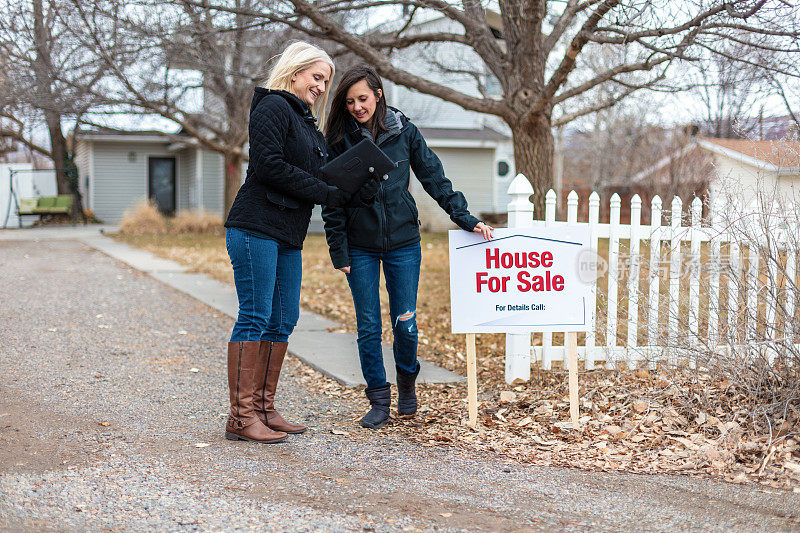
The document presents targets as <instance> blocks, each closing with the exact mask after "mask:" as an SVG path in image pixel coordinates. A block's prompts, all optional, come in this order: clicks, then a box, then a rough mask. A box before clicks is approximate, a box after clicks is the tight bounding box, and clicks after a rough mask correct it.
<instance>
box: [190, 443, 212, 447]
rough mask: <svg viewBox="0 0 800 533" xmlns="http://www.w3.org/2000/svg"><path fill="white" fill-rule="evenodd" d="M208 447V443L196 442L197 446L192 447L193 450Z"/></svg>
mask: <svg viewBox="0 0 800 533" xmlns="http://www.w3.org/2000/svg"><path fill="white" fill-rule="evenodd" d="M208 446H211V445H210V444H209V443H207V442H198V443H197V444H195V445H194V447H195V448H206V447H208Z"/></svg>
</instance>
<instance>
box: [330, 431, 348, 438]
mask: <svg viewBox="0 0 800 533" xmlns="http://www.w3.org/2000/svg"><path fill="white" fill-rule="evenodd" d="M331 433H333V434H334V435H341V436H343V437H349V436H350V433H348V432H346V431H342V430H341V429H332V430H331Z"/></svg>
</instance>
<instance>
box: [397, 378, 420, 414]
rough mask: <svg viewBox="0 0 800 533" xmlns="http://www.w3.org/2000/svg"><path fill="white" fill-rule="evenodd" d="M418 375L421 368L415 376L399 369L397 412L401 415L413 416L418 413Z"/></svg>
mask: <svg viewBox="0 0 800 533" xmlns="http://www.w3.org/2000/svg"><path fill="white" fill-rule="evenodd" d="M418 375H419V366H417V371H416V372H414V373H413V374H406V373H405V372H402V371H401V370H400V369H399V368H397V412H398V413H400V414H401V415H413V414H414V413H416V412H417V391H416V389H415V384H416V381H417V376H418Z"/></svg>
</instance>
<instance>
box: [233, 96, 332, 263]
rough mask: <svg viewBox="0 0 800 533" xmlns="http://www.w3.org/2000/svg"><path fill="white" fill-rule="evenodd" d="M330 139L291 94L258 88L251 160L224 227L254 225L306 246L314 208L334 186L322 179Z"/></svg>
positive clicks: (280, 239)
mask: <svg viewBox="0 0 800 533" xmlns="http://www.w3.org/2000/svg"><path fill="white" fill-rule="evenodd" d="M325 146H326V145H325V138H324V137H323V135H322V133H320V131H319V130H318V129H317V126H316V121H315V119H314V117H313V115H312V114H311V110H310V109H309V107H308V106H307V105H306V104H305V103H304V102H303V101H302V100H300V99H299V98H297V97H296V96H295V95H293V94H292V93H289V92H286V91H273V90H269V89H263V88H261V87H256V90H255V94H254V95H253V102H252V103H251V104H250V163H249V164H248V166H247V176H246V177H245V181H244V184H243V185H242V187H241V188H240V189H239V193H238V194H237V195H236V199H235V200H234V202H233V206H232V207H231V211H230V213H229V214H228V219H227V220H226V221H225V227H228V228H239V229H244V230H254V231H257V232H260V233H264V234H266V235H267V236H269V237H272V238H274V239H275V240H277V241H278V242H280V243H282V244H285V245H287V246H291V247H295V248H302V246H303V240H304V239H305V237H306V232H307V231H308V222H309V220H310V218H311V209H312V208H313V206H314V204H322V203H324V202H325V200H326V197H327V194H328V188H329V186H328V185H327V184H326V183H325V182H323V181H322V180H320V179H318V178H317V177H316V176H317V172H318V171H319V167H320V166H322V165H323V164H324V163H325V158H326V156H327V154H326V152H325Z"/></svg>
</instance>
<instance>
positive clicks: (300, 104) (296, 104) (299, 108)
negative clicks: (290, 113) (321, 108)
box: [250, 87, 317, 122]
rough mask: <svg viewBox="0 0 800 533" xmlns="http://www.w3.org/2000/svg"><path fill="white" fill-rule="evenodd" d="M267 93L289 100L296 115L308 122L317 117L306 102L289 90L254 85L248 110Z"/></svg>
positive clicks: (314, 120)
mask: <svg viewBox="0 0 800 533" xmlns="http://www.w3.org/2000/svg"><path fill="white" fill-rule="evenodd" d="M268 94H274V95H277V96H281V97H283V99H285V100H286V101H287V102H289V105H290V106H291V107H292V109H294V110H295V111H296V112H297V114H298V115H300V116H301V117H303V119H304V120H306V121H308V122H316V121H317V119H316V118H315V117H314V115H313V114H312V113H311V108H310V107H309V106H308V104H307V103H305V102H304V101H302V100H300V99H299V98H298V97H297V96H295V95H294V94H293V93H290V92H289V91H281V90H277V89H265V88H263V87H256V88H255V92H254V94H253V102H252V104H251V105H250V110H251V111H252V109H253V108H255V106H256V104H257V103H258V102H259V101H260V100H261V99H262V98H264V97H265V96H267V95H268Z"/></svg>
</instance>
